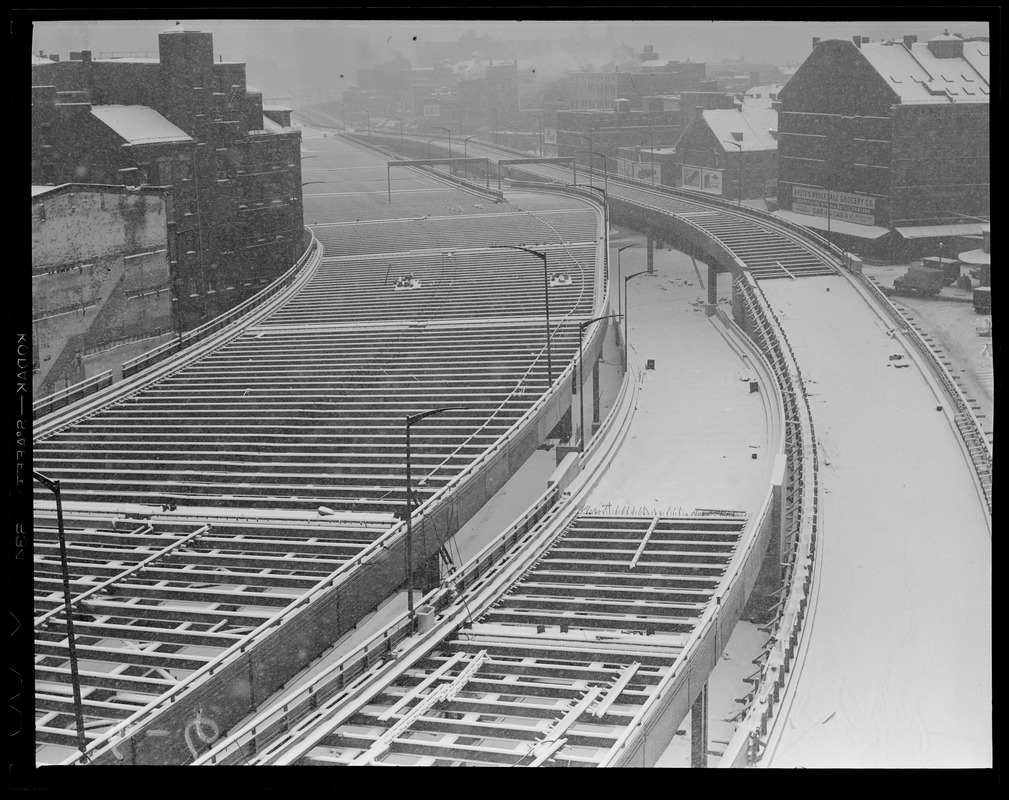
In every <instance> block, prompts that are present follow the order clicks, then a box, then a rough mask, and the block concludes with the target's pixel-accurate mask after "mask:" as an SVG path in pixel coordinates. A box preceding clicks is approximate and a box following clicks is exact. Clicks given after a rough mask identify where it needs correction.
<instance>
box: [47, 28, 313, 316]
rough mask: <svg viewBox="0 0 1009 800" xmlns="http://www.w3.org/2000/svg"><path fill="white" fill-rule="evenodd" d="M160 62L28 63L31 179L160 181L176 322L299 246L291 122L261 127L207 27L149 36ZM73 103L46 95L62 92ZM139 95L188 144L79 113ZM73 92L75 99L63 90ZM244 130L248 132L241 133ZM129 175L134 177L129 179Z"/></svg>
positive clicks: (210, 310)
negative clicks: (127, 142)
mask: <svg viewBox="0 0 1009 800" xmlns="http://www.w3.org/2000/svg"><path fill="white" fill-rule="evenodd" d="M158 41H159V47H160V63H134V62H129V61H116V62H89V61H78V62H61V63H59V64H53V65H46V66H44V67H42V68H41V69H40V68H35V69H33V73H32V75H33V81H38V80H43V79H44V80H46V81H52V84H51V86H52V88H44V87H43V88H39V87H35V88H34V89H33V104H32V180H33V182H34V183H64V182H70V181H79V182H83V181H87V182H94V183H111V184H121V183H123V182H125V181H126V180H127V175H128V174H130V173H128V172H122V170H132V173H133V174H134V175H135V176H136V177H135V181H136V183H138V184H145V185H170V186H171V187H172V191H171V197H170V200H169V204H170V207H171V214H170V222H169V258H170V262H171V264H172V273H173V274H172V285H173V295H174V297H175V301H176V304H177V310H178V315H179V319H180V321H181V324H182V327H183V328H184V329H189V328H192V327H195V326H196V325H199V324H200V323H201V322H204V321H206V320H208V319H210V318H212V317H213V316H216V315H217V314H219V313H221V312H223V311H226V310H227V309H228V308H230V307H232V306H233V305H235V304H236V303H238V302H240V301H241V300H243V299H245V298H246V297H248V296H250V295H251V294H253V293H255V292H256V291H258V290H259V289H260V288H262V286H263V285H264V284H265V283H268V282H269V281H270V280H272V279H273V278H275V277H277V276H278V275H280V274H281V273H283V272H284V271H286V270H287V269H288V268H289V267H290V266H291V265H292V264H293V263H294V262H295V261H296V260H297V258H298V257H299V256H300V254H301V252H302V251H303V247H302V229H303V227H304V220H303V213H302V207H301V160H300V158H301V152H300V145H301V133H300V132H299V131H295V130H291V131H285V132H282V133H279V132H278V133H272V132H271V133H264V132H263V131H262V128H263V111H262V96H261V95H260V94H259V93H248V92H247V84H246V76H245V64H239V63H231V62H229V63H216V64H215V63H214V55H213V40H212V37H211V35H210V34H209V33H202V32H197V31H185V32H173V33H165V34H161V36H160V37H159V40H158ZM71 90H73V91H82V92H83V94H82V96H81V99H82V100H84V101H85V102H84V103H82V104H80V105H73V106H70V105H57V103H58V102H59V101H60V98H62V99H67V97H68V96H66V95H62V96H60V95H58V92H61V91H71ZM88 98H90V99H91V102H92V103H95V104H136V105H146V106H149V107H151V108H153V109H154V110H156V111H158V112H159V113H160V114H161V115H162V116H164V117H165V118H166V119H168V120H169V121H170V122H172V123H173V124H175V125H177V126H178V127H179V128H181V129H182V130H184V131H185V132H186V133H187V134H189V135H190V136H192V137H193V138H194V139H195V140H196V141H195V142H194V143H162V144H152V145H134V146H131V147H123V146H122V144H123V142H122V140H121V139H120V138H119V137H118V136H116V135H115V134H114V133H112V131H111V130H110V129H109V128H107V127H106V126H105V125H103V124H102V123H100V122H99V121H98V120H97V119H96V118H94V117H93V116H92V115H91V113H90V106H89V105H88V104H87V102H86V101H87V100H88ZM74 99H77V98H76V97H74ZM250 132H253V133H250ZM131 180H133V179H131Z"/></svg>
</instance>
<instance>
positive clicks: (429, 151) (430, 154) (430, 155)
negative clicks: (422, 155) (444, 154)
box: [427, 139, 438, 158]
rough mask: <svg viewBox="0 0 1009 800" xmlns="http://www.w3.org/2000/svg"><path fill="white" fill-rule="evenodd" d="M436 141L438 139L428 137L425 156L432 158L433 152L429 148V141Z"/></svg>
mask: <svg viewBox="0 0 1009 800" xmlns="http://www.w3.org/2000/svg"><path fill="white" fill-rule="evenodd" d="M437 141H438V140H437V139H428V140H427V157H428V158H434V152H433V151H432V150H431V143H432V142H437Z"/></svg>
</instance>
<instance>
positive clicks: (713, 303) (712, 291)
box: [704, 264, 718, 317]
mask: <svg viewBox="0 0 1009 800" xmlns="http://www.w3.org/2000/svg"><path fill="white" fill-rule="evenodd" d="M717 306H718V268H717V267H715V265H714V264H709V265H708V304H707V305H706V306H705V307H704V313H705V314H706V315H707V316H709V317H711V316H714V314H715V308H717Z"/></svg>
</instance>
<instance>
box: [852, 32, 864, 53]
mask: <svg viewBox="0 0 1009 800" xmlns="http://www.w3.org/2000/svg"><path fill="white" fill-rule="evenodd" d="M851 41H853V42H854V43H855V47H857V48H859V49H860V50H861V49H862V37H861V36H859V35H858V34H856V35H854V36H852V37H851Z"/></svg>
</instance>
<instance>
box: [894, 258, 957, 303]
mask: <svg viewBox="0 0 1009 800" xmlns="http://www.w3.org/2000/svg"><path fill="white" fill-rule="evenodd" d="M946 285H947V284H946V274H945V272H944V271H943V270H941V269H936V268H931V267H919V266H917V265H915V264H912V265H911V266H910V267H908V269H907V272H906V273H905V274H904V275H902V276H901V277H899V278H894V280H893V289H894V291H895V292H898V293H900V294H922V295H928V296H933V297H934V296H935V295H937V294H939V290H940V289H942V287H943V286H946Z"/></svg>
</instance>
